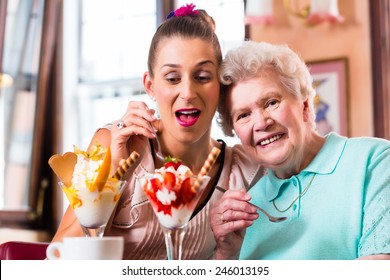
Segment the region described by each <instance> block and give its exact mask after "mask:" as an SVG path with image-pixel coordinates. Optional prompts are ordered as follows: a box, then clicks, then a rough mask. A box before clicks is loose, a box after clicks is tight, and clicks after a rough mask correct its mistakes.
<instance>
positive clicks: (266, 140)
mask: <svg viewBox="0 0 390 280" xmlns="http://www.w3.org/2000/svg"><path fill="white" fill-rule="evenodd" d="M283 135H284V134H278V135H274V136H272V137H271V138H267V139H264V140H261V141H260V145H261V146H265V145H268V144H271V143H273V142H275V141H276V140H279V139H280V138H282V137H283Z"/></svg>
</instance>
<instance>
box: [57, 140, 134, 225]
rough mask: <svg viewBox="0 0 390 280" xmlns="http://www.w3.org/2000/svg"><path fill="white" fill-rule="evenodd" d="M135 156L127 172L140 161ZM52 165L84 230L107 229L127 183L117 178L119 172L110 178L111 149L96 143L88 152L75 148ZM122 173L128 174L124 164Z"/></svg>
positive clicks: (119, 177)
mask: <svg viewBox="0 0 390 280" xmlns="http://www.w3.org/2000/svg"><path fill="white" fill-rule="evenodd" d="M134 153H135V152H133V154H132V155H131V157H129V160H130V161H131V162H130V164H127V165H126V167H125V169H126V168H128V167H129V166H130V165H131V164H132V163H134V162H135V160H136V159H137V157H138V154H136V153H135V154H134ZM49 164H50V166H51V167H52V169H53V170H54V172H55V173H56V174H57V176H58V177H59V178H60V179H61V182H60V186H61V188H62V190H63V191H64V193H65V195H66V197H67V198H68V200H69V203H70V206H71V207H72V208H73V210H74V213H75V215H76V216H77V219H78V220H79V222H80V225H81V226H82V227H83V230H84V231H85V232H86V230H85V229H86V228H90V229H98V228H103V229H104V227H105V226H106V224H107V222H108V220H109V218H110V216H111V214H112V212H113V210H114V207H115V205H116V203H117V201H118V200H119V198H120V195H121V192H122V189H123V186H124V183H125V182H124V181H123V180H121V176H117V174H118V172H117V173H116V174H115V175H114V176H109V175H110V170H111V152H110V148H109V147H108V148H104V147H102V146H101V145H99V144H96V145H94V146H93V147H92V149H91V151H90V152H89V153H88V152H86V151H83V150H80V149H79V148H77V147H74V153H66V154H64V156H60V155H54V156H52V158H50V160H49ZM119 170H120V171H121V174H123V173H124V172H125V171H126V170H124V168H123V163H122V165H121V168H119V169H118V171H119Z"/></svg>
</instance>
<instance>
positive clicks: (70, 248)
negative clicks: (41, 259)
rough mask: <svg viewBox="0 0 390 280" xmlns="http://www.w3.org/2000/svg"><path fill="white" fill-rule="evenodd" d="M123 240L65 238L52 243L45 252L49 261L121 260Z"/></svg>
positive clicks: (117, 237) (111, 238)
mask: <svg viewBox="0 0 390 280" xmlns="http://www.w3.org/2000/svg"><path fill="white" fill-rule="evenodd" d="M123 249H124V239H123V237H119V236H115V237H114V236H107V237H65V238H64V239H63V241H62V242H52V243H50V244H49V246H48V247H47V250H46V256H47V258H48V259H49V260H121V259H122V257H123Z"/></svg>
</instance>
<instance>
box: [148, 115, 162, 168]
mask: <svg viewBox="0 0 390 280" xmlns="http://www.w3.org/2000/svg"><path fill="white" fill-rule="evenodd" d="M148 123H149V125H150V128H151V129H152V130H153V132H154V135H155V136H156V142H157V153H156V156H157V157H158V158H159V159H160V160H162V161H163V162H164V161H165V157H164V156H163V154H162V152H161V145H160V141H159V140H158V136H157V132H156V130H155V129H154V127H153V125H152V123H151V122H148Z"/></svg>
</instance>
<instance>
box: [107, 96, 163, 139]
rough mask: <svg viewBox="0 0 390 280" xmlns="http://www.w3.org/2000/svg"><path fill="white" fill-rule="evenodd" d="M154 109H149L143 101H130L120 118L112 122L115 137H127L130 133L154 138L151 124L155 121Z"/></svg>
mask: <svg viewBox="0 0 390 280" xmlns="http://www.w3.org/2000/svg"><path fill="white" fill-rule="evenodd" d="M154 112H155V110H150V109H149V108H148V106H147V105H146V104H145V103H144V102H136V101H131V102H129V105H128V107H127V111H126V113H125V114H124V115H123V116H122V118H121V119H120V120H118V121H116V122H114V130H117V131H116V133H117V134H118V135H117V137H125V138H129V137H130V136H132V135H144V136H145V137H148V138H155V129H154V127H153V126H152V125H151V123H152V122H156V117H155V116H154Z"/></svg>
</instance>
